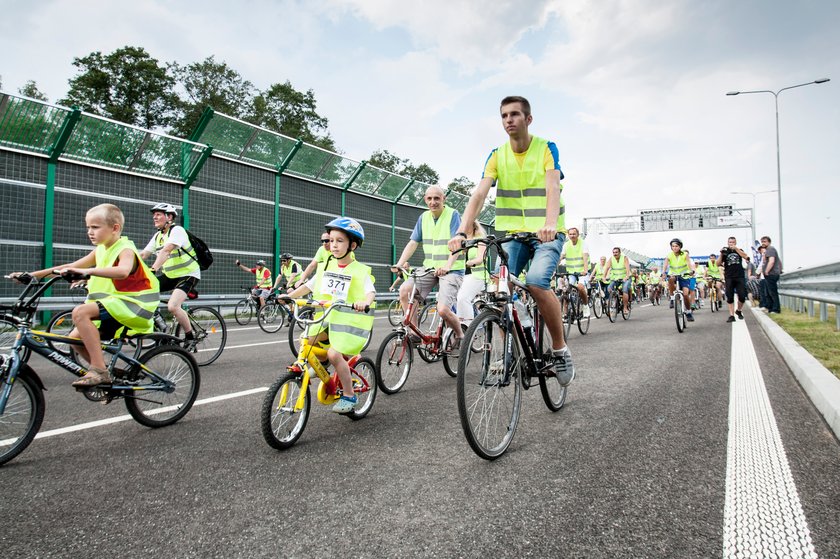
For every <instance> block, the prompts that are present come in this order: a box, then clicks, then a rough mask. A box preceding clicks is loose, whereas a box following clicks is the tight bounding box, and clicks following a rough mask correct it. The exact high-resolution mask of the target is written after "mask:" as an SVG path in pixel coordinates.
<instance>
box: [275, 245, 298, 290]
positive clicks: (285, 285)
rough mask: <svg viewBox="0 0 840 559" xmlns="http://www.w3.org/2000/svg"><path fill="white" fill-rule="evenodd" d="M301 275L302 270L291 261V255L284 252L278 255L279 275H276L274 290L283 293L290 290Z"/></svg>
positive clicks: (295, 262)
mask: <svg viewBox="0 0 840 559" xmlns="http://www.w3.org/2000/svg"><path fill="white" fill-rule="evenodd" d="M302 273H303V268H302V267H301V265H300V264H298V263H297V261H295V260H293V259H292V254H291V253H289V252H284V253H283V254H281V255H280V273H279V274H277V281H275V282H274V289H276V290H284V291H285V290H287V289H292V288H293V287H294V286H295V283H296V282H297V280H298V278H300V275H301V274H302Z"/></svg>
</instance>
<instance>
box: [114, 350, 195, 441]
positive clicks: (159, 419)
mask: <svg viewBox="0 0 840 559" xmlns="http://www.w3.org/2000/svg"><path fill="white" fill-rule="evenodd" d="M138 361H140V363H142V364H143V365H144V366H145V367H147V368H148V369H149V370H150V371H152V372H154V373H155V374H157V375H158V376H160V377H161V378H163V379H165V380H168V381H170V382H172V383H173V384H174V385H175V387H174V389H172V390H171V391H168V390H156V389H146V390H143V387H144V386H149V385H152V384H158V383H159V381H158V380H157V379H156V378H154V377H152V376H150V375H148V374H146V373H145V372H144V371H143V370H142V369H141V370H140V371H139V373H138V374H139V378H138V379H137V380H131V381H129V382H131V384H132V385H133V386H132V389H130V390H126V391H125V395H124V396H125V407H126V409H127V410H128V413H129V415H131V417H133V418H134V420H135V421H136V422H137V423H139V424H140V425H145V426H146V427H152V428H158V427H166V426H167V425H172V424H173V423H175V422H176V421H178V420H179V419H181V418H182V417H184V416H185V415H187V412H189V411H190V409H191V408H192V405H193V403H195V399H196V398H197V397H198V391H199V389H200V388H201V375H200V374H199V371H198V364H196V362H195V358H193V356H192V354H190V353H189V352H188V351H186V350H185V349H183V348H181V347H178V346H174V345H162V346H158V347H154V348H152V349H150V350H149V351H147V352H145V353H144V354H143V355H141V356H140V359H139V360H138ZM119 381H120V379H119V378H115V379H114V383H115V384H117V383H118V382H119ZM170 412H171V413H170Z"/></svg>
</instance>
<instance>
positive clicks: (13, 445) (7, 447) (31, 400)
mask: <svg viewBox="0 0 840 559" xmlns="http://www.w3.org/2000/svg"><path fill="white" fill-rule="evenodd" d="M20 367H21V368H20V371H19V372H18V375H17V378H16V379H15V382H14V383H13V384H12V392H11V394H9V400H8V401H7V402H6V409H5V410H3V415H0V465H2V464H5V463H6V462H8V461H9V460H11V459H12V458H14V457H15V456H17V455H18V454H20V453H21V452H23V451H24V449H25V448H26V447H27V446H29V444H30V443H31V442H32V440H33V439H34V438H35V435H36V434H37V433H38V429H40V428H41V423H42V422H43V421H44V407H45V404H44V394H43V392H41V388H40V387H39V386H38V383H37V382H36V381H35V379H34V375H35V373H34V372H33V371H32V369H30V368H29V365H26V364H25V363H23V364H21V366H20ZM6 380H7V379H5V378H4V379H3V384H5V383H6Z"/></svg>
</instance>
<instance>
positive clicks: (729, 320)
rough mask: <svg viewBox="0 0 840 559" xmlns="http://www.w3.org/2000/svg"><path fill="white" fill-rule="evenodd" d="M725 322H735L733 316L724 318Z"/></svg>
mask: <svg viewBox="0 0 840 559" xmlns="http://www.w3.org/2000/svg"><path fill="white" fill-rule="evenodd" d="M726 322H735V317H734V316H730V317H729V318H727V319H726Z"/></svg>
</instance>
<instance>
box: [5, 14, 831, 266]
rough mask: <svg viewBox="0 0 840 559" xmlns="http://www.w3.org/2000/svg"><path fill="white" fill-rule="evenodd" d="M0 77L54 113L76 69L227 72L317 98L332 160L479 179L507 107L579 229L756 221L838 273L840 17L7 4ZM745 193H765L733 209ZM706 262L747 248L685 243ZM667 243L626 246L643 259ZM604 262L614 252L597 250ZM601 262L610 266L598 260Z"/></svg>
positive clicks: (657, 237) (801, 256) (638, 240)
mask: <svg viewBox="0 0 840 559" xmlns="http://www.w3.org/2000/svg"><path fill="white" fill-rule="evenodd" d="M0 13H2V14H3V17H2V19H0V53H3V54H2V57H0V76H2V83H3V89H4V91H7V92H17V89H18V88H19V87H21V86H22V85H23V84H24V83H25V82H26V81H27V80H35V82H36V83H37V85H38V87H39V88H40V90H41V91H43V92H44V93H46V94H47V96H48V97H49V98H50V100H51V101H56V100H58V99H60V98H61V97H63V96H64V95H65V94H66V92H67V88H68V85H67V82H68V80H69V79H71V78H72V77H74V76H75V75H76V72H75V68H74V67H73V66H72V60H73V58H74V57H82V56H86V55H87V54H89V53H91V52H94V51H101V52H103V53H109V52H112V51H114V50H116V49H118V48H120V47H123V46H126V45H132V46H141V47H143V48H145V49H146V50H147V51H148V52H149V53H150V54H151V56H153V57H155V58H157V59H158V60H159V61H161V62H168V61H177V62H178V63H180V64H189V63H191V62H196V61H200V60H203V59H205V58H206V57H208V56H210V55H214V56H215V57H216V60H221V61H224V62H226V63H227V64H228V65H230V66H231V67H232V68H234V69H235V70H237V71H238V72H239V73H240V74H242V76H243V77H244V78H245V79H248V80H250V81H251V82H252V83H254V85H255V86H256V87H258V88H267V87H268V86H270V85H271V84H273V83H277V82H284V81H286V80H289V81H291V83H292V84H293V86H294V87H295V88H297V89H298V90H308V89H312V90H313V91H314V93H315V97H316V99H317V103H318V106H317V110H318V113H319V114H320V115H322V116H324V117H326V118H327V119H328V120H329V130H330V133H331V135H332V136H333V138H334V139H335V142H336V145H337V146H338V147H339V148H340V150H341V151H342V153H343V154H344V155H345V156H346V157H349V158H352V159H356V160H362V159H365V158H366V157H368V156H369V155H370V154H371V153H372V152H373V151H374V150H377V149H387V150H388V151H390V152H392V153H394V154H397V155H399V156H400V157H403V158H408V159H409V160H411V161H412V162H414V163H415V164H419V163H427V164H429V165H430V166H431V167H432V168H434V169H435V170H437V171H438V173H439V174H440V176H441V182H442V183H443V184H444V185H445V184H446V183H448V182H450V181H451V180H452V179H454V178H456V177H460V176H466V177H468V178H469V179H471V180H473V181H474V182H478V180H479V179H480V178H481V171H482V167H483V164H484V162H485V160H486V158H487V155H488V154H489V153H490V151H491V149H493V148H494V147H498V146H499V145H501V144H503V143H504V142H505V141H506V139H507V138H506V135H505V133H504V130H503V128H502V125H501V119H500V117H499V110H498V109H499V101H500V100H501V99H502V98H503V97H504V96H506V95H522V96H524V97H526V98H528V99H529V100H530V102H531V106H532V113H533V117H534V121H533V124H532V125H531V128H530V131H531V133H532V134H535V135H537V136H541V137H544V138H547V139H550V140H552V141H554V142H555V143H556V144H557V147H558V149H559V152H560V161H561V165H562V168H563V172H564V173H565V175H566V179H565V180H564V181H563V185H564V190H563V198H564V202H565V204H566V224H567V226H570V225H577V226H578V227H581V226H582V225H583V221H584V219H585V218H596V217H603V216H622V215H635V214H638V212H639V211H640V210H647V209H657V208H678V207H696V206H704V205H719V204H733V205H735V206H736V207H737V208H751V207H752V206H753V204H755V212H756V214H755V215H756V232H757V234H758V236H761V235H769V236H770V237H771V238H772V239H773V241H774V244H776V245H778V239H779V220H778V214H779V203H780V198H779V196H778V192H769V193H768V192H764V191H770V190H776V189H777V165H776V163H777V160H776V117H775V104H774V96H773V95H772V94H771V93H761V94H741V95H738V96H727V95H726V92H729V91H757V90H769V91H779V90H780V89H782V88H786V87H789V86H792V85H798V84H803V83H809V82H813V81H814V80H817V79H822V78H830V79H831V81H829V82H827V83H823V84H819V85H808V86H805V87H798V88H794V89H792V90H786V91H783V92H781V93H780V94H779V96H778V105H779V154H780V168H781V186H782V188H781V208H782V216H783V244H782V248H783V260H784V263H785V268H786V269H787V270H793V269H796V268H800V267H810V266H814V265H818V264H823V263H828V262H837V261H840V212H838V209H839V208H840V188H838V184H840V33H838V31H837V24H838V23H839V22H840V2H837V1H836V0H802V1H796V2H793V1H787V2H786V1H781V0H741V1H736V2H733V1H731V0H707V1H703V2H696V1H689V0H669V1H668V2H662V1H661V0H599V1H597V2H591V1H587V0H545V1H540V0H519V1H516V2H512V1H505V0H501V1H498V2H490V3H488V2H484V1H479V0H463V1H460V0H448V1H443V0H425V1H423V2H406V1H404V0H403V1H399V2H398V1H391V0H321V1H320V2H304V1H291V0H277V1H271V0H244V1H241V2H222V1H220V0H204V1H201V2H197V1H193V0H181V1H165V0H135V1H134V2H131V3H127V2H112V1H108V0H73V1H68V0H52V1H42V0H33V1H32V2H19V1H17V0H0ZM733 192H751V193H759V192H763V193H761V194H756V195H755V196H752V195H749V194H732V193H733ZM675 234H677V235H679V236H680V237H681V238H682V239H683V241H684V242H685V246H686V248H689V249H690V250H691V252H692V254H709V253H710V252H716V251H718V250H719V249H720V247H721V246H723V245H724V244H725V242H726V238H727V237H728V236H729V235H730V234H733V235H735V236H736V237H737V238H738V240H739V241H738V242H739V245H740V246H745V245H747V244H748V242H749V237H750V236H751V234H750V230H749V228H735V229H716V230H712V231H684V232H678V233H675ZM670 237H671V234H669V233H660V234H624V235H611V238H610V242H615V243H616V244H619V245H621V246H625V247H627V248H630V249H632V250H634V251H636V252H638V253H641V254H645V255H648V256H662V255H664V254H665V253H666V252H667V251H668V241H669V240H670ZM592 242H593V244H599V246H598V247H597V250H601V246H600V243H596V239H594V238H593V239H592ZM593 250H595V249H593Z"/></svg>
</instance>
